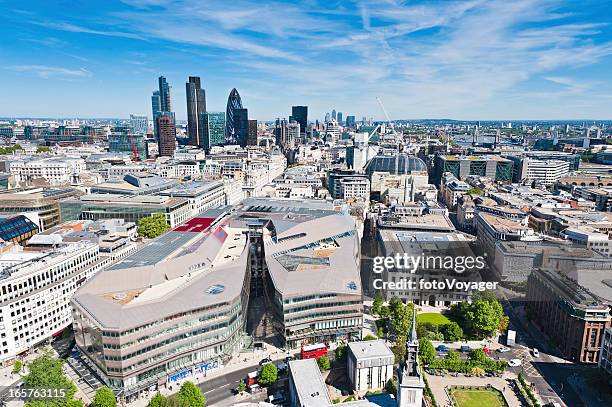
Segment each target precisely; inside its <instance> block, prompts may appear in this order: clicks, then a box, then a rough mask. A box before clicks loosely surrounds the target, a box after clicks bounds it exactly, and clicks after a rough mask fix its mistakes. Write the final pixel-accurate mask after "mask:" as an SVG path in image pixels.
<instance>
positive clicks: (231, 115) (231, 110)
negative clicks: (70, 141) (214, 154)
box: [225, 88, 242, 144]
mask: <svg viewBox="0 0 612 407" xmlns="http://www.w3.org/2000/svg"><path fill="white" fill-rule="evenodd" d="M236 109H242V99H240V94H239V93H238V91H237V90H236V88H234V89H232V91H231V92H230V94H229V97H228V98H227V109H226V111H225V116H226V119H225V120H226V121H225V143H226V144H236V142H237V137H238V134H237V132H236V118H235V110H236Z"/></svg>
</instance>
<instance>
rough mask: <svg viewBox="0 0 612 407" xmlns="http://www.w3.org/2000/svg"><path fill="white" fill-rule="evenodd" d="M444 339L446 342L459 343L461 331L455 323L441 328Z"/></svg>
mask: <svg viewBox="0 0 612 407" xmlns="http://www.w3.org/2000/svg"><path fill="white" fill-rule="evenodd" d="M442 330H443V334H444V339H445V340H447V341H452V342H455V341H460V340H461V339H463V329H461V327H460V326H459V324H458V323H456V322H455V321H451V322H449V323H448V324H446V325H443V326H442Z"/></svg>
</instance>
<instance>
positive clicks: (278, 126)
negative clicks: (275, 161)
mask: <svg viewBox="0 0 612 407" xmlns="http://www.w3.org/2000/svg"><path fill="white" fill-rule="evenodd" d="M287 125H288V123H287V120H285V119H276V123H275V126H274V139H275V143H276V145H277V146H280V145H283V144H284V143H286V142H287Z"/></svg>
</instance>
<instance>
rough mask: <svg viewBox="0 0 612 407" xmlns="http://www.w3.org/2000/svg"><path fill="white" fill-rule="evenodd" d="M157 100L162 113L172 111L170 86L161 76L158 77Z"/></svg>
mask: <svg viewBox="0 0 612 407" xmlns="http://www.w3.org/2000/svg"><path fill="white" fill-rule="evenodd" d="M158 81H159V100H160V110H161V111H162V112H171V111H172V96H171V95H170V85H169V84H168V82H167V81H166V78H164V77H163V76H160V77H159V80H158Z"/></svg>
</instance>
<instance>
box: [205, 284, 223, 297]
mask: <svg viewBox="0 0 612 407" xmlns="http://www.w3.org/2000/svg"><path fill="white" fill-rule="evenodd" d="M223 291H225V286H224V285H221V284H215V285H211V286H210V287H208V288H207V289H206V292H207V293H208V294H212V295H216V294H221V293H222V292H223Z"/></svg>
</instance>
